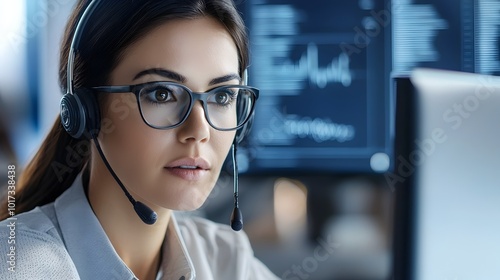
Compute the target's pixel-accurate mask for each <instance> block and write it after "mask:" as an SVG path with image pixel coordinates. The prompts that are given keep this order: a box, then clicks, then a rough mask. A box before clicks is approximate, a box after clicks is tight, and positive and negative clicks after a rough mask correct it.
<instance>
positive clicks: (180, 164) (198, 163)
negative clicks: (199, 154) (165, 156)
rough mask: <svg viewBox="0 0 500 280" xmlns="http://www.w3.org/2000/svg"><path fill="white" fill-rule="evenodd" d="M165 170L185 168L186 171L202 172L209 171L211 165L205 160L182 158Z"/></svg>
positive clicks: (168, 165)
mask: <svg viewBox="0 0 500 280" xmlns="http://www.w3.org/2000/svg"><path fill="white" fill-rule="evenodd" d="M165 168H184V169H201V170H209V169H210V164H208V162H207V161H206V160H204V159H203V158H181V159H178V160H175V161H173V162H171V163H169V164H167V166H165Z"/></svg>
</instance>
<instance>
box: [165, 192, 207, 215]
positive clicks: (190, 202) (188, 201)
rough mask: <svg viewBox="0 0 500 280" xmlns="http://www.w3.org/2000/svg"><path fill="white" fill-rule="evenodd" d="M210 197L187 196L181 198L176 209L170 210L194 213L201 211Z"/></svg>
mask: <svg viewBox="0 0 500 280" xmlns="http://www.w3.org/2000/svg"><path fill="white" fill-rule="evenodd" d="M207 197H208V196H204V195H203V196H202V195H186V196H185V197H183V198H179V200H177V201H176V203H175V204H174V205H173V206H174V207H172V208H170V209H172V210H178V211H194V210H197V209H199V208H200V207H201V206H202V205H203V204H204V203H205V201H206V200H207Z"/></svg>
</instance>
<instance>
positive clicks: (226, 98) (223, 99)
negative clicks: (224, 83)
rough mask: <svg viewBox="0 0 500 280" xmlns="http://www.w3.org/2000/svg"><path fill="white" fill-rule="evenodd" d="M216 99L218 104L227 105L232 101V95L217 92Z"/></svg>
mask: <svg viewBox="0 0 500 280" xmlns="http://www.w3.org/2000/svg"><path fill="white" fill-rule="evenodd" d="M214 99H215V102H216V103H217V104H219V105H226V104H227V103H229V102H230V101H231V96H230V95H229V94H228V93H227V92H217V93H216V94H215V96H214Z"/></svg>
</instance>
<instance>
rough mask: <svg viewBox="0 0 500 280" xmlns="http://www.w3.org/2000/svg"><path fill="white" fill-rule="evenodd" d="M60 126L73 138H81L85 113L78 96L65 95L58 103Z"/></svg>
mask: <svg viewBox="0 0 500 280" xmlns="http://www.w3.org/2000/svg"><path fill="white" fill-rule="evenodd" d="M60 116H61V124H62V126H63V127H64V129H65V130H66V132H67V133H68V134H69V135H70V136H71V137H73V138H77V139H79V138H81V137H82V135H83V132H84V131H85V112H84V110H83V105H82V103H81V101H80V99H79V98H78V96H76V95H73V94H70V93H66V94H65V95H64V96H63V97H62V99H61V103H60Z"/></svg>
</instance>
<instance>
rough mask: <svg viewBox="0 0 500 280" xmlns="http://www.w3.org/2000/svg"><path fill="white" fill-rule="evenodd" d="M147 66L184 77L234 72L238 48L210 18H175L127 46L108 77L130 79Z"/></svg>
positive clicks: (218, 24)
mask: <svg viewBox="0 0 500 280" xmlns="http://www.w3.org/2000/svg"><path fill="white" fill-rule="evenodd" d="M150 68H165V69H169V70H173V71H176V72H178V73H180V74H182V75H183V76H185V77H187V79H188V80H190V79H192V78H195V77H203V76H207V77H206V78H207V79H208V78H210V77H211V78H213V77H217V76H221V75H226V74H227V73H238V51H237V48H236V45H235V43H234V41H233V39H232V37H231V35H230V34H229V33H228V31H227V30H226V29H225V28H224V26H223V25H222V24H221V23H219V22H218V21H216V20H215V19H213V18H211V17H200V18H196V19H176V20H170V21H167V22H165V23H163V24H161V25H159V26H158V27H156V28H154V29H152V30H151V31H150V32H148V33H147V34H146V35H144V36H143V37H141V38H140V39H139V40H138V41H136V42H134V43H133V44H132V45H131V46H129V47H128V48H127V49H126V50H125V52H124V55H123V56H122V59H121V61H120V63H119V64H118V66H117V67H116V69H115V71H113V73H112V79H113V80H115V81H116V80H117V79H118V78H119V79H124V78H126V79H133V77H134V76H135V75H136V74H137V73H138V72H141V71H143V70H146V69H150Z"/></svg>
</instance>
